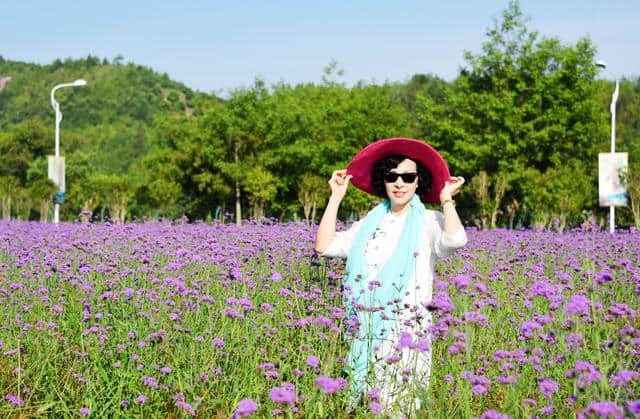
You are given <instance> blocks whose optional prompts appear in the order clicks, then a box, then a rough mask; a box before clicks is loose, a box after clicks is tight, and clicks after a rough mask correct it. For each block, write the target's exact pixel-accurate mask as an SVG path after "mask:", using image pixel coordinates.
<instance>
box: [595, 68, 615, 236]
mask: <svg viewBox="0 0 640 419" xmlns="http://www.w3.org/2000/svg"><path fill="white" fill-rule="evenodd" d="M596 65H597V66H598V67H600V68H602V69H606V68H607V63H606V62H604V61H603V60H598V61H596ZM614 77H615V76H614ZM615 79H616V88H615V90H614V91H613V95H612V96H611V106H610V107H609V110H610V111H611V155H613V153H615V152H616V102H617V101H618V93H619V92H620V82H619V80H618V78H617V77H615ZM615 216H616V207H615V205H613V202H612V203H611V205H610V206H609V232H610V233H613V232H614V231H615Z"/></svg>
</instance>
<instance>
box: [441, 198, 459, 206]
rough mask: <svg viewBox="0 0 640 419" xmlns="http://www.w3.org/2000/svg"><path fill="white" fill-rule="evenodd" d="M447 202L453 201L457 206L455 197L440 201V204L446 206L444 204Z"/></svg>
mask: <svg viewBox="0 0 640 419" xmlns="http://www.w3.org/2000/svg"><path fill="white" fill-rule="evenodd" d="M447 202H451V203H452V204H453V206H454V207H455V206H456V201H454V200H453V199H445V200H444V201H442V202H441V203H440V205H441V206H443V207H444V204H446V203H447Z"/></svg>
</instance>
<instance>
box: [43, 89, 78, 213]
mask: <svg viewBox="0 0 640 419" xmlns="http://www.w3.org/2000/svg"><path fill="white" fill-rule="evenodd" d="M86 84H87V82H86V81H85V80H82V79H78V80H76V81H74V82H72V83H61V84H58V85H56V86H55V87H54V88H53V89H51V106H53V109H54V110H55V111H56V154H55V156H49V178H50V179H51V180H53V182H54V183H55V184H56V186H57V187H58V189H59V192H58V193H56V200H55V210H54V215H53V222H54V223H55V224H58V222H59V221H60V202H61V201H62V200H64V158H60V121H62V112H60V104H59V103H58V101H56V98H55V94H56V90H58V89H60V88H62V87H76V86H85V85H86ZM51 157H53V158H51Z"/></svg>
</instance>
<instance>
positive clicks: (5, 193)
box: [0, 176, 20, 220]
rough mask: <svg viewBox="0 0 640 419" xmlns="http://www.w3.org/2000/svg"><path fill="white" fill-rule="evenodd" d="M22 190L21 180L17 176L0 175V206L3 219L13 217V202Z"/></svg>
mask: <svg viewBox="0 0 640 419" xmlns="http://www.w3.org/2000/svg"><path fill="white" fill-rule="evenodd" d="M19 190H20V182H19V180H18V178H16V177H15V176H0V206H1V207H2V219H3V220H10V219H11V204H12V202H13V201H14V200H15V198H16V195H18V193H19Z"/></svg>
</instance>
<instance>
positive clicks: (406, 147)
mask: <svg viewBox="0 0 640 419" xmlns="http://www.w3.org/2000/svg"><path fill="white" fill-rule="evenodd" d="M396 154H401V155H403V156H407V157H408V158H410V159H411V160H413V161H415V162H418V163H420V164H421V165H422V167H424V168H425V169H427V170H428V171H429V172H431V185H430V187H429V190H428V191H427V193H426V194H424V195H423V196H421V197H420V199H421V200H422V202H424V203H430V204H438V203H440V191H441V190H442V188H443V187H444V184H445V182H447V181H448V180H450V179H451V176H450V174H449V168H448V167H447V163H446V162H445V161H444V159H443V158H442V156H441V155H440V153H438V152H437V151H436V150H435V149H434V148H433V147H431V146H430V145H429V144H427V143H425V142H424V141H420V140H415V139H413V138H386V139H384V140H379V141H376V142H375V143H371V144H369V145H368V146H366V147H365V148H363V149H362V150H360V152H359V153H358V154H356V156H355V157H354V158H353V159H352V160H351V163H349V166H347V174H348V175H351V176H353V177H352V178H351V183H352V184H353V186H355V187H356V188H358V189H362V190H363V191H365V192H368V193H370V194H371V195H376V196H379V197H381V198H386V196H381V195H378V194H377V193H376V192H375V191H374V190H373V185H372V184H371V172H372V170H373V165H374V164H375V163H376V162H377V161H378V160H380V159H383V158H385V157H389V156H393V155H396Z"/></svg>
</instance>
